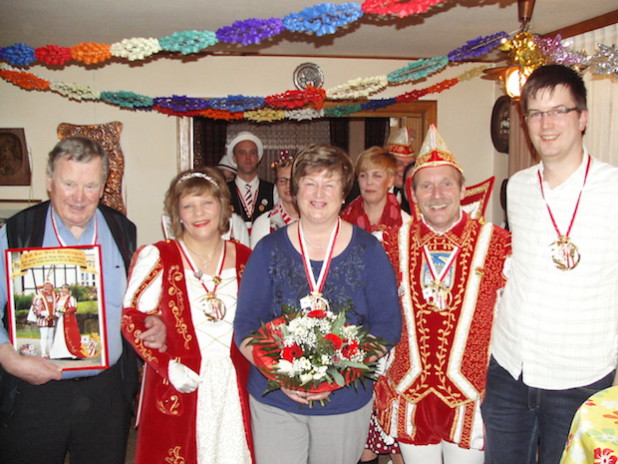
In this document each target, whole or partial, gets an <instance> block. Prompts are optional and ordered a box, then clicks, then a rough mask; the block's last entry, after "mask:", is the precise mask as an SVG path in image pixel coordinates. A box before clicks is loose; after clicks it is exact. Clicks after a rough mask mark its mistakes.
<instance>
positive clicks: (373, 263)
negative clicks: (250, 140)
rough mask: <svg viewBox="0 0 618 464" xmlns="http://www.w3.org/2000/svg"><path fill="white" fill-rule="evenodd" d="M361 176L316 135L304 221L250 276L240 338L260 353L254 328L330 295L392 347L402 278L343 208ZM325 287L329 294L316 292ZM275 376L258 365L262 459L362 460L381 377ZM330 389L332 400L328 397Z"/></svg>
mask: <svg viewBox="0 0 618 464" xmlns="http://www.w3.org/2000/svg"><path fill="white" fill-rule="evenodd" d="M353 180H354V170H353V167H352V162H351V160H350V158H349V157H348V155H347V154H346V153H345V152H344V151H343V150H341V149H339V148H336V147H331V146H319V145H310V146H308V147H305V148H303V149H302V150H301V151H300V152H299V153H298V155H297V157H296V158H295V160H294V164H293V168H292V194H293V195H294V197H295V201H296V204H297V206H298V211H299V213H300V221H298V222H296V223H294V224H290V225H288V226H287V227H284V228H281V229H278V230H276V231H275V232H273V233H271V234H270V235H268V236H267V237H264V238H263V239H262V240H261V241H260V242H259V243H258V244H257V246H256V248H255V250H254V252H253V254H252V255H251V258H250V259H249V262H248V263H247V267H246V269H245V272H244V274H243V280H242V283H241V286H240V293H239V297H238V306H237V312H236V318H235V320H234V330H235V341H236V343H237V344H238V345H239V347H240V348H241V351H242V352H243V354H244V355H245V356H246V357H247V359H249V361H251V362H252V363H253V362H254V361H253V348H254V347H253V345H249V344H248V342H249V341H250V339H251V337H250V334H251V332H253V331H254V330H256V329H258V328H259V327H260V324H261V323H268V322H270V321H272V320H273V319H276V318H277V317H279V316H281V315H282V308H284V307H294V308H297V309H300V308H301V307H302V308H305V307H307V306H309V307H316V308H317V307H318V305H319V304H320V301H319V299H321V298H323V299H325V300H327V301H328V304H329V307H330V309H331V310H332V311H334V312H338V311H341V310H344V309H345V310H346V318H347V322H348V323H350V324H354V325H362V326H363V327H365V328H366V329H367V330H368V331H369V332H370V333H371V334H372V335H374V336H375V337H379V338H382V339H383V340H385V341H386V342H387V343H388V344H389V345H387V346H385V347H384V350H383V352H384V353H386V351H387V350H388V349H389V348H390V347H391V346H392V345H393V344H395V343H397V341H398V340H399V335H400V329H401V317H400V310H399V300H398V297H397V284H396V279H395V274H394V271H393V268H392V266H391V264H390V262H389V260H388V258H387V256H386V254H385V252H384V249H383V248H382V246H381V244H380V243H379V242H378V240H376V239H375V237H373V236H372V235H370V234H369V233H368V232H366V231H364V230H363V229H361V228H359V227H357V226H353V225H352V224H350V223H347V222H345V221H342V220H341V219H340V218H339V211H340V209H341V205H342V204H343V201H344V199H345V198H346V196H347V194H348V193H349V191H350V189H351V187H352V182H353ZM317 293H319V294H320V295H321V297H320V298H318V299H316V298H314V297H312V294H317ZM314 304H315V306H313V305H314ZM267 386H268V380H267V379H266V377H264V376H263V375H262V374H261V373H260V371H259V370H258V369H257V368H256V367H255V366H252V368H251V373H250V375H249V383H248V390H249V394H250V403H251V415H252V430H253V434H254V445H255V454H256V461H257V464H277V463H281V464H284V463H285V464H296V463H298V464H350V463H355V462H357V461H358V459H359V458H360V455H361V453H362V451H363V448H364V444H365V439H366V435H367V430H368V425H369V418H370V415H371V406H372V405H371V403H372V389H373V384H372V382H365V384H364V385H362V384H360V383H359V384H357V385H356V387H353V386H346V387H343V388H341V389H338V390H335V391H333V392H323V393H308V392H304V391H298V390H290V389H287V388H281V389H280V390H275V391H272V392H270V393H267V394H264V391H265V390H266V389H267ZM325 399H328V401H327V402H324V406H322V405H320V404H319V403H318V401H320V400H325ZM310 403H314V405H313V407H311V408H310V407H309V405H310Z"/></svg>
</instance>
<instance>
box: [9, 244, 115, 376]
mask: <svg viewBox="0 0 618 464" xmlns="http://www.w3.org/2000/svg"><path fill="white" fill-rule="evenodd" d="M6 263H7V282H6V284H7V290H8V312H7V314H8V330H9V337H10V339H11V343H12V344H13V346H14V347H15V350H16V351H17V352H19V353H20V354H22V355H24V356H37V357H44V358H47V359H49V360H50V361H52V362H54V363H55V364H57V365H58V366H60V367H61V368H62V369H63V370H82V369H105V368H107V367H109V361H108V347H107V334H106V330H105V327H106V324H105V299H104V291H103V275H102V272H101V271H102V267H101V247H100V245H89V246H75V247H55V248H21V249H8V250H6Z"/></svg>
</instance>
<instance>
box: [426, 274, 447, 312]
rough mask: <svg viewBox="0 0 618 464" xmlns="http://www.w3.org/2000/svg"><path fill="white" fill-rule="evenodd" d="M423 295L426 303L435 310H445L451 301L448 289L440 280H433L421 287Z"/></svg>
mask: <svg viewBox="0 0 618 464" xmlns="http://www.w3.org/2000/svg"><path fill="white" fill-rule="evenodd" d="M423 297H424V298H425V301H426V302H427V305H428V306H429V307H430V308H431V309H432V310H433V311H436V312H442V311H446V310H447V309H449V308H450V306H451V304H452V303H453V295H451V291H450V289H449V288H448V287H447V286H446V285H444V284H443V283H442V282H436V281H434V282H433V283H432V284H431V285H430V286H428V287H425V288H423Z"/></svg>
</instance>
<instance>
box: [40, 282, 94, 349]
mask: <svg viewBox="0 0 618 464" xmlns="http://www.w3.org/2000/svg"><path fill="white" fill-rule="evenodd" d="M76 311H77V301H76V300H75V298H74V297H73V296H72V295H71V287H70V286H69V285H68V284H64V285H63V286H62V287H60V296H59V297H58V300H57V301H56V315H57V316H58V321H57V323H56V333H55V335H54V343H53V345H52V348H51V351H50V353H49V357H50V358H52V359H83V358H85V357H86V354H85V353H84V352H83V351H82V337H81V334H80V333H79V326H78V324H77V318H76V317H75V312H76Z"/></svg>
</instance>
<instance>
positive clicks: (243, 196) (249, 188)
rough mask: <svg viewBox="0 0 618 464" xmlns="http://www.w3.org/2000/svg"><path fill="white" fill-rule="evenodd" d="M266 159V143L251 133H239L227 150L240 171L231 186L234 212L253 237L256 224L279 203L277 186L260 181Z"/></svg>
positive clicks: (237, 170) (229, 184) (229, 185)
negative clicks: (260, 173) (263, 158)
mask: <svg viewBox="0 0 618 464" xmlns="http://www.w3.org/2000/svg"><path fill="white" fill-rule="evenodd" d="M263 155H264V146H263V145H262V141H261V140H260V139H259V138H258V137H257V136H255V135H254V134H253V133H251V132H248V131H243V132H239V133H238V135H236V137H234V138H233V139H232V140H231V141H230V143H229V144H228V146H227V156H228V158H231V159H232V160H233V161H234V164H235V167H236V179H234V181H233V182H228V184H227V186H228V187H229V189H230V193H231V196H232V197H231V205H232V208H233V212H234V213H236V214H238V215H240V217H242V219H243V221H244V222H245V225H246V226H247V230H248V231H249V233H251V225H252V224H253V221H255V219H256V218H257V217H259V216H260V215H262V214H264V213H265V212H267V211H270V210H271V209H273V207H274V206H275V204H276V202H277V200H278V198H277V196H276V192H275V186H274V185H273V184H272V183H270V182H268V181H265V180H262V179H260V178H259V177H258V165H259V164H260V161H262V156H263Z"/></svg>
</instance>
